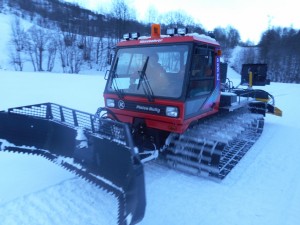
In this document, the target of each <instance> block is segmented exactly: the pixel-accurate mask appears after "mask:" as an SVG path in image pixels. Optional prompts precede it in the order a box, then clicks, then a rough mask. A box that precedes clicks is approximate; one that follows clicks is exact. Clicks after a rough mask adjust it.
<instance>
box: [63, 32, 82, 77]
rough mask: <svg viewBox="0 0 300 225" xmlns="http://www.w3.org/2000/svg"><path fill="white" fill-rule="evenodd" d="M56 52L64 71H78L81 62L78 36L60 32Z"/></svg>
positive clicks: (80, 44) (80, 45) (80, 46)
mask: <svg viewBox="0 0 300 225" xmlns="http://www.w3.org/2000/svg"><path fill="white" fill-rule="evenodd" d="M58 52H59V57H60V61H61V66H62V68H63V72H64V73H79V71H80V70H81V66H82V64H83V46H82V43H81V40H80V37H79V36H78V35H76V34H72V33H62V34H61V35H60V38H59V41H58Z"/></svg>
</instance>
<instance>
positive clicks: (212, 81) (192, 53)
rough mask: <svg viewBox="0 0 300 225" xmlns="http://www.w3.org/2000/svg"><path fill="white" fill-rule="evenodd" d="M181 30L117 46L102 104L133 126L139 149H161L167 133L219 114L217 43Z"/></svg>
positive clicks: (218, 47)
mask: <svg viewBox="0 0 300 225" xmlns="http://www.w3.org/2000/svg"><path fill="white" fill-rule="evenodd" d="M159 29H160V28H158V29H157V30H159ZM186 31H187V30H186V29H178V30H176V29H169V30H168V31H167V32H168V34H169V35H168V36H161V35H160V34H159V35H158V34H157V33H154V34H153V33H152V37H139V38H138V37H137V38H131V39H128V38H127V40H126V39H125V40H124V41H122V42H120V43H119V44H118V45H117V49H116V54H115V60H114V62H113V65H112V69H111V71H110V74H109V78H108V82H107V85H106V88H105V92H104V98H105V106H106V108H108V109H109V112H110V113H111V114H113V115H114V116H113V117H114V118H116V119H117V120H118V121H121V122H124V123H128V124H131V125H132V132H133V137H136V138H134V141H135V143H136V144H137V145H139V144H140V146H139V148H140V149H146V150H150V149H154V148H156V149H160V148H162V147H163V146H164V145H165V140H166V138H167V136H168V135H169V134H170V133H173V132H174V133H180V134H181V133H183V132H184V131H185V130H186V129H187V128H188V127H189V126H190V125H191V123H193V122H194V121H197V120H199V119H201V118H203V117H207V116H209V115H211V114H214V113H217V112H218V106H219V101H220V52H221V50H220V46H219V44H218V43H217V42H216V41H215V40H214V39H212V38H210V37H208V36H205V35H198V34H197V35H196V34H194V35H189V34H187V33H186ZM127 36H129V35H127ZM127 36H126V37H127ZM142 151H143V150H142Z"/></svg>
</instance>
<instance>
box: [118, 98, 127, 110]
mask: <svg viewBox="0 0 300 225" xmlns="http://www.w3.org/2000/svg"><path fill="white" fill-rule="evenodd" d="M118 107H119V109H124V108H125V102H124V101H123V100H119V101H118Z"/></svg>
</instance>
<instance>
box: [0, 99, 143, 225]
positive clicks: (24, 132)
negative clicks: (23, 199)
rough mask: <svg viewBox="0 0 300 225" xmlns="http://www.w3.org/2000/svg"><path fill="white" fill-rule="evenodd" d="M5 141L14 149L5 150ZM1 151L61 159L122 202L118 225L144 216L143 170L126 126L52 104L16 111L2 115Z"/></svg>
mask: <svg viewBox="0 0 300 225" xmlns="http://www.w3.org/2000/svg"><path fill="white" fill-rule="evenodd" d="M4 140H6V141H8V142H9V143H12V144H13V145H6V146H5V145H4V144H3V142H4ZM1 142H2V146H1ZM32 147H34V148H32ZM0 149H2V150H6V151H14V152H28V153H31V154H37V155H43V156H44V157H46V158H48V159H50V160H52V161H54V162H56V163H57V161H58V159H59V160H62V161H61V162H60V164H61V165H63V166H64V167H66V168H68V169H70V170H73V171H75V172H76V173H77V174H78V175H80V176H83V177H84V178H86V179H87V180H89V181H91V182H92V183H95V184H96V185H97V186H99V187H101V188H103V189H105V190H107V191H109V192H111V193H113V194H114V196H116V197H117V199H118V201H119V218H118V222H119V224H135V223H138V222H139V221H141V220H142V218H143V217H144V213H145V207H146V198H145V184H144V182H145V181H144V169H143V165H142V164H141V162H140V159H139V156H138V154H137V153H136V152H135V149H134V146H133V142H132V138H131V135H130V131H129V128H128V126H127V125H126V124H124V123H119V122H117V121H112V120H108V119H102V118H98V117H97V116H94V115H92V114H89V113H85V112H81V111H78V110H74V109H70V108H67V107H64V106H61V105H57V104H53V103H43V104H37V105H30V106H23V107H17V108H11V109H8V110H7V111H1V112H0ZM69 158H72V159H74V162H71V163H70V162H69V161H70V160H68V159H69ZM64 159H65V160H64Z"/></svg>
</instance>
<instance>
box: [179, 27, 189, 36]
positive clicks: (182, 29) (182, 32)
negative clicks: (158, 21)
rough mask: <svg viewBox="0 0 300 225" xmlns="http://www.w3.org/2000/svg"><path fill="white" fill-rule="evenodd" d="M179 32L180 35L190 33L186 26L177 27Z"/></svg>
mask: <svg viewBox="0 0 300 225" xmlns="http://www.w3.org/2000/svg"><path fill="white" fill-rule="evenodd" d="M177 33H178V34H179V35H186V34H187V33H188V29H187V28H186V27H183V28H178V29H177Z"/></svg>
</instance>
